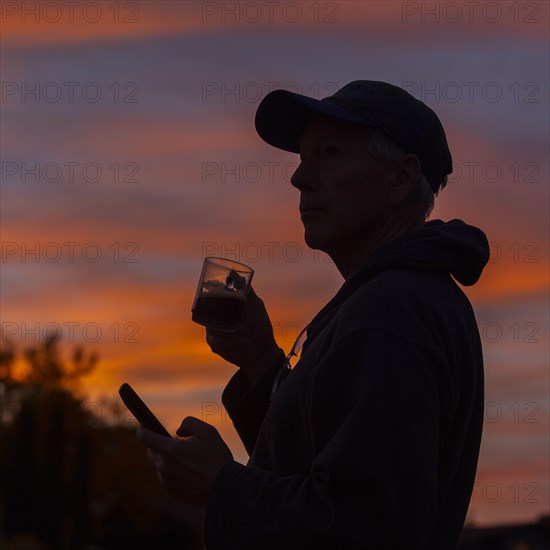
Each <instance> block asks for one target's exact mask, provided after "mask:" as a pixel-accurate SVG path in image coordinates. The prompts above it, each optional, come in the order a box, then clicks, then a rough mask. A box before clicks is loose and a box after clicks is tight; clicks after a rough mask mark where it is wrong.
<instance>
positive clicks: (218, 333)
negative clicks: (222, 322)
mask: <svg viewBox="0 0 550 550" xmlns="http://www.w3.org/2000/svg"><path fill="white" fill-rule="evenodd" d="M249 335H250V328H249V327H247V326H246V325H243V324H239V326H238V327H237V330H234V331H231V332H228V331H227V330H221V329H219V328H218V329H217V328H212V327H206V338H207V339H208V337H209V336H214V337H216V338H236V337H238V338H246V337H247V336H249Z"/></svg>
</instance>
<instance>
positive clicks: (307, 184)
mask: <svg viewBox="0 0 550 550" xmlns="http://www.w3.org/2000/svg"><path fill="white" fill-rule="evenodd" d="M290 183H291V184H292V185H293V186H294V187H296V189H298V190H300V191H302V190H303V189H308V188H309V189H313V188H315V187H316V186H317V177H316V175H315V171H314V170H313V167H312V166H311V165H310V164H308V163H307V162H306V161H305V160H302V161H301V162H300V164H299V165H298V168H296V170H295V171H294V174H292V177H291V178H290Z"/></svg>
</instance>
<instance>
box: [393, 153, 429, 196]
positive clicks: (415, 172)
mask: <svg viewBox="0 0 550 550" xmlns="http://www.w3.org/2000/svg"><path fill="white" fill-rule="evenodd" d="M421 174H422V168H421V166H420V160H418V157H417V156H416V155H412V154H409V155H405V156H404V157H403V158H402V159H401V161H400V162H399V164H398V166H397V170H396V174H395V179H394V181H393V183H392V184H391V188H390V203H391V204H400V203H401V202H403V201H404V200H405V199H406V198H407V197H408V196H409V195H411V194H412V193H413V192H414V190H415V189H416V188H417V187H418V183H419V182H420V176H421Z"/></svg>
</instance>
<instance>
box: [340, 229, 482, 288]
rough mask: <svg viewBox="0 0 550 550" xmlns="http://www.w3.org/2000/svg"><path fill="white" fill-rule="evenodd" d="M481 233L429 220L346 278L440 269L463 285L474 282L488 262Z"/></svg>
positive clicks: (386, 245)
mask: <svg viewBox="0 0 550 550" xmlns="http://www.w3.org/2000/svg"><path fill="white" fill-rule="evenodd" d="M489 252H490V250H489V243H488V241H487V237H486V236H485V233H483V231H481V229H478V228H477V227H474V226H472V225H468V224H466V223H464V222H463V221H462V220H457V219H455V220H450V221H448V222H444V221H443V220H431V221H429V222H426V223H425V224H424V227H423V228H422V229H417V230H415V231H410V232H408V233H405V234H404V235H401V236H400V237H398V238H397V239H394V240H392V241H390V242H388V243H387V244H385V245H383V246H381V247H380V248H379V249H377V250H376V251H375V252H373V254H372V255H371V256H370V257H369V259H368V260H367V262H366V263H365V264H364V265H363V266H361V267H360V268H359V269H357V270H356V271H355V272H354V273H352V275H351V276H350V277H349V278H348V280H347V281H346V283H345V284H348V283H351V282H352V279H354V278H355V277H356V276H359V277H361V273H363V274H364V272H367V273H368V274H369V275H373V274H374V273H375V272H378V271H381V270H383V269H386V268H388V267H403V268H407V269H409V268H412V269H419V270H422V269H429V270H433V269H435V270H440V271H444V272H445V273H450V274H451V275H452V276H453V278H454V279H456V280H457V281H458V282H459V283H460V284H462V285H464V286H471V285H474V284H475V283H477V281H478V280H479V277H480V276H481V273H482V271H483V268H484V267H485V265H486V264H487V262H488V261H489Z"/></svg>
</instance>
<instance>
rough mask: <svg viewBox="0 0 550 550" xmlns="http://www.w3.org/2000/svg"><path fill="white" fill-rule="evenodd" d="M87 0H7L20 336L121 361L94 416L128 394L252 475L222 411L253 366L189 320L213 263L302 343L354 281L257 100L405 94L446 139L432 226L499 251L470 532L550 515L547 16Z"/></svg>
mask: <svg viewBox="0 0 550 550" xmlns="http://www.w3.org/2000/svg"><path fill="white" fill-rule="evenodd" d="M72 4H75V5H74V6H72V7H71V8H69V7H68V6H67V5H66V4H64V3H63V2H61V1H60V2H55V1H52V2H3V3H2V13H1V42H0V46H1V50H0V61H1V66H2V71H1V73H2V74H1V109H2V113H1V119H0V138H1V153H2V155H1V182H0V185H1V186H0V191H1V198H2V202H1V239H2V261H1V264H0V267H1V271H2V283H1V305H2V309H1V322H2V327H1V328H2V339H3V341H5V340H6V339H11V340H12V341H13V342H14V343H15V344H16V345H18V347H19V348H21V349H22V348H24V347H26V346H30V345H33V344H36V343H37V342H38V341H39V340H40V339H41V335H43V334H46V333H47V332H48V331H49V330H50V329H52V328H53V329H55V328H56V327H58V328H60V329H61V330H62V342H63V345H64V349H66V351H67V352H68V351H69V350H70V349H71V347H72V346H74V345H75V344H84V346H85V349H87V350H89V351H97V352H98V353H99V354H100V356H101V361H100V364H99V367H98V368H97V370H96V372H95V373H94V374H93V375H91V376H90V377H89V378H88V379H87V382H86V388H85V390H86V392H87V395H88V397H87V399H88V401H89V403H90V407H94V406H96V405H94V404H96V403H98V402H99V399H100V397H101V396H102V395H104V396H110V397H114V396H115V395H116V390H117V388H118V387H119V385H120V384H121V383H122V382H124V381H127V382H129V383H131V384H132V385H133V386H134V388H135V389H136V390H137V391H138V392H139V393H140V394H141V395H142V397H143V399H144V400H145V401H146V402H147V403H148V404H149V405H150V407H151V408H152V409H153V410H154V411H155V412H156V413H157V414H158V416H159V418H160V419H161V420H162V421H163V422H164V423H165V425H166V426H167V427H168V428H169V429H170V430H175V429H176V428H177V426H178V425H179V423H180V421H181V419H182V418H184V417H185V416H188V415H194V416H197V417H199V418H202V419H203V420H205V421H208V422H211V423H212V424H214V425H216V427H217V428H218V429H219V430H220V432H221V434H222V436H223V437H224V438H225V439H226V441H227V443H228V444H229V445H230V447H231V449H232V451H233V452H234V454H235V458H236V459H237V460H239V461H240V462H243V463H245V462H246V460H247V455H246V452H245V451H244V447H243V446H242V444H241V443H240V442H239V440H238V437H237V435H236V432H235V431H234V429H233V427H232V425H231V422H230V420H229V419H228V418H227V417H226V416H225V414H224V412H223V410H222V409H221V405H220V395H221V392H222V390H223V388H224V386H225V384H226V383H227V381H228V380H229V378H230V377H231V375H232V374H233V373H234V372H235V368H236V367H234V366H232V365H230V364H227V363H225V362H224V361H223V360H222V359H220V358H218V357H217V356H215V355H213V354H212V353H211V352H210V349H209V347H208V346H207V344H206V343H205V340H204V331H203V329H202V328H201V327H200V326H198V325H196V324H194V323H193V322H192V321H191V311H190V309H191V303H192V300H193V296H194V292H195V288H196V283H197V279H198V276H199V274H200V270H201V264H202V259H203V257H204V256H206V255H214V256H226V257H230V258H232V259H235V260H239V261H242V262H244V263H247V264H248V265H250V266H251V267H253V268H254V269H255V271H256V272H255V275H254V280H253V286H254V288H255V290H256V292H257V293H258V294H259V295H260V296H261V297H262V298H263V299H264V301H265V302H266V305H267V307H268V310H269V312H270V315H271V319H272V321H273V323H274V329H275V336H276V338H277V341H278V342H279V344H280V345H281V347H283V348H284V349H285V350H286V351H288V350H289V349H290V347H291V346H292V343H293V340H294V338H295V336H296V335H297V333H298V332H299V331H300V330H301V329H302V328H303V327H304V326H305V325H306V324H307V323H308V322H309V321H310V320H311V318H312V317H313V316H314V315H315V314H316V312H317V311H318V310H319V309H320V308H321V307H322V306H323V305H324V304H325V303H326V302H327V301H328V300H329V299H330V298H331V297H332V296H333V295H334V293H335V292H336V291H337V290H338V288H339V287H340V285H341V284H342V283H343V280H342V279H341V277H340V275H339V273H338V271H337V270H336V268H335V266H334V265H333V264H332V262H331V261H330V258H328V257H327V256H326V255H324V254H323V253H319V252H317V251H313V250H311V249H309V248H308V247H307V246H306V244H305V242H304V239H303V227H302V224H301V222H300V219H299V212H298V200H299V193H298V191H297V190H296V189H294V188H293V187H292V186H291V185H290V183H289V177H290V175H291V174H292V172H293V169H294V168H295V167H296V166H297V156H296V155H293V154H290V153H285V152H283V151H279V150H277V149H274V148H272V147H270V146H268V145H267V144H265V143H264V142H263V141H262V140H261V139H260V138H259V136H258V135H257V134H256V132H255V129H254V114H255V111H256V108H257V106H258V103H259V101H260V100H261V99H262V97H264V96H265V95H266V94H267V93H268V92H269V91H271V90H272V89H275V88H285V89H289V90H292V91H299V92H302V93H305V94H307V95H311V96H314V97H317V98H322V97H325V96H327V95H331V94H332V93H334V92H335V91H336V90H337V89H338V88H340V87H342V86H343V85H345V84H346V83H348V82H350V81H352V80H358V79H368V80H383V81H387V82H391V83H393V84H396V85H398V86H401V87H403V88H405V89H406V90H408V91H410V92H411V93H412V94H413V95H415V97H417V98H419V99H422V100H424V101H426V103H427V104H428V105H429V106H430V107H432V108H433V109H434V110H435V111H436V112H437V114H438V115H439V117H440V118H441V120H442V123H443V125H444V126H445V129H446V133H447V138H448V141H449V145H450V148H451V151H452V154H453V160H454V172H453V174H452V175H451V176H450V180H449V184H448V186H447V187H446V188H445V189H444V190H443V191H442V192H441V194H440V196H439V197H438V198H437V199H436V206H435V209H434V212H433V213H432V218H440V219H443V220H450V219H453V218H459V219H462V220H464V221H465V222H467V223H470V224H473V225H476V226H478V227H480V228H481V229H483V230H484V231H485V233H486V234H487V236H488V239H489V241H490V243H491V260H490V263H489V264H488V266H487V268H486V270H485V271H484V273H483V275H482V277H481V280H480V282H479V283H478V284H477V285H476V286H474V287H468V288H466V289H465V292H466V293H467V295H468V296H469V298H470V299H471V302H472V305H473V307H474V310H475V312H476V316H477V320H478V323H479V327H480V331H481V335H482V340H483V345H484V358H485V376H486V415H485V426H484V439H483V443H482V450H481V456H480V462H479V468H478V478H477V483H476V487H475V489H474V496H473V499H472V503H471V507H470V512H469V518H470V519H471V520H472V521H474V522H475V523H477V524H480V525H486V524H495V523H507V522H521V521H527V520H533V519H536V518H538V516H540V515H541V514H542V513H548V503H549V494H550V491H549V478H548V460H549V436H548V431H549V428H550V426H549V402H548V391H549V371H548V360H549V356H548V344H549V325H548V298H549V295H548V233H549V215H548V206H549V200H548V176H549V169H548V168H549V167H548V156H547V153H548V148H549V145H550V144H549V140H548V127H549V126H548V125H549V117H548V114H549V111H548V100H549V97H548V90H549V72H548V62H549V56H548V46H547V40H548V28H549V4H548V2H545V1H541V2H533V1H531V2H528V1H525V2H524V1H520V2H508V1H498V2H497V1H493V2H485V1H478V2H461V1H458V2H401V1H395V0H387V1H370V0H365V1H361V0H357V1H338V2H324V1H321V2H310V1H304V2H286V1H282V0H281V1H278V2H262V1H260V2H239V3H235V2H194V1H183V0H181V1H180V0H172V1H155V2H153V1H140V2H116V1H115V2H112V1H108V2H107V1H106V2H74V3H72ZM97 411H98V414H100V415H103V417H104V418H106V419H108V418H107V417H108V415H109V414H110V413H108V412H107V410H106V409H102V408H101V407H100V406H97Z"/></svg>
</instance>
